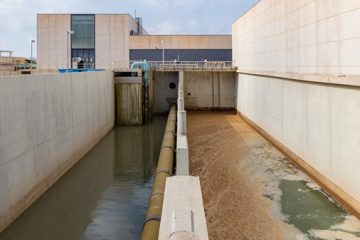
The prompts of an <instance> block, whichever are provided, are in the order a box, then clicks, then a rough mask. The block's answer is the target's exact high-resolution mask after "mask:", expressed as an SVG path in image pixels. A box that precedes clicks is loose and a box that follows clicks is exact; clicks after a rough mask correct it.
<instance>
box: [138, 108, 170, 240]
mask: <svg viewBox="0 0 360 240" xmlns="http://www.w3.org/2000/svg"><path fill="white" fill-rule="evenodd" d="M175 127H176V106H175V105H172V106H171V108H170V113H169V117H168V120H167V123H166V128H165V134H164V138H163V141H162V145H161V151H160V155H159V160H158V164H157V168H156V173H155V179H154V184H153V188H152V192H151V197H150V201H149V207H148V211H147V213H146V218H145V223H144V226H143V232H142V235H141V240H158V236H159V230H160V220H161V212H162V206H163V201H164V192H165V183H166V178H167V177H170V176H171V175H172V172H173V162H174V148H175Z"/></svg>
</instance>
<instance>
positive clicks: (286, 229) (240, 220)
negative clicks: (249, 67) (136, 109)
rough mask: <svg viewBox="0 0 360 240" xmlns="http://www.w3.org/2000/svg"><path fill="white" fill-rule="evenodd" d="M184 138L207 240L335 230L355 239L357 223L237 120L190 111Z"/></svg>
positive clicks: (299, 235)
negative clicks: (197, 182)
mask: <svg viewBox="0 0 360 240" xmlns="http://www.w3.org/2000/svg"><path fill="white" fill-rule="evenodd" d="M188 137H189V147H190V159H191V162H190V171H191V174H192V175H194V176H200V179H201V185H202V186H201V187H202V192H203V198H204V205H205V212H206V215H207V224H208V231H209V236H210V239H213V240H215V239H226V240H230V239H256V240H260V239H271V240H275V239H315V238H318V237H319V238H320V239H322V237H323V236H327V237H328V236H336V237H337V236H340V235H337V234H339V232H335V231H333V230H332V229H333V227H334V226H335V225H336V226H337V227H339V228H340V229H343V230H344V231H347V232H352V233H353V235H351V236H350V235H348V236H347V237H353V238H341V239H358V238H357V236H358V235H357V234H358V233H357V231H358V230H359V229H360V228H359V226H360V222H359V221H358V220H357V219H355V218H354V217H352V216H350V215H349V214H348V213H346V212H345V211H344V210H343V209H341V208H339V207H338V206H337V205H336V204H334V202H333V201H332V200H329V198H328V196H326V195H325V194H323V193H322V192H321V190H320V188H319V187H318V186H317V185H316V184H314V183H313V182H312V181H311V180H310V179H309V178H308V177H307V176H306V175H305V174H303V173H301V172H300V171H299V170H298V169H296V168H295V167H294V166H293V165H292V164H291V163H290V161H289V160H288V159H286V157H285V156H284V155H283V154H282V153H280V152H279V151H278V150H277V149H275V147H273V146H272V145H271V144H270V143H268V142H267V141H266V140H265V139H264V138H263V137H262V136H261V135H259V134H258V133H257V132H256V131H255V130H254V129H253V128H252V127H251V126H249V125H248V124H247V123H246V122H245V121H244V120H243V119H242V118H240V117H239V116H237V115H235V114H233V113H223V112H222V113H209V112H189V114H188ZM299 184H300V186H299ZM283 186H284V187H283ZM294 189H295V191H294ZM294 199H296V200H295V201H293V200H294ZM298 199H300V200H299V201H298ZM315 202H316V204H318V205H316V206H313V205H311V204H313V203H315ZM292 203H296V204H297V205H291V204H292ZM303 209H309V211H310V212H309V213H307V212H305V210H303ZM299 211H300V213H299ZM302 211H303V212H302ZM303 213H304V214H303ZM327 219H330V220H329V221H328V222H327ZM335 219H336V221H335ZM325 223H326V224H325ZM350 225H351V226H356V227H355V229H353V228H351V227H349V226H350ZM342 233H343V234H347V233H345V232H340V234H342ZM325 239H329V238H325ZM334 239H335V238H334Z"/></svg>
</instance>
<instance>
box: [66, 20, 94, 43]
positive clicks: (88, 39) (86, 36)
mask: <svg viewBox="0 0 360 240" xmlns="http://www.w3.org/2000/svg"><path fill="white" fill-rule="evenodd" d="M71 30H73V31H74V32H75V33H74V34H73V35H72V38H71V46H72V48H73V49H94V48H95V16H94V15H72V16H71Z"/></svg>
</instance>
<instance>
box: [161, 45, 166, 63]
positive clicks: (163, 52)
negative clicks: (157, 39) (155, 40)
mask: <svg viewBox="0 0 360 240" xmlns="http://www.w3.org/2000/svg"><path fill="white" fill-rule="evenodd" d="M164 44H165V41H164V40H161V48H162V64H163V67H164V66H165V48H164Z"/></svg>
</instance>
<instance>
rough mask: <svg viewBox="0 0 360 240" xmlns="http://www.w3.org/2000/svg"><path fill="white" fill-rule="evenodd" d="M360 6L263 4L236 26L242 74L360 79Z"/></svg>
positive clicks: (354, 0)
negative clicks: (304, 75)
mask: <svg viewBox="0 0 360 240" xmlns="http://www.w3.org/2000/svg"><path fill="white" fill-rule="evenodd" d="M359 20H360V1H358V0H346V1H336V0H332V1H325V0H301V1H287V0H262V1H260V2H259V3H258V4H257V5H256V6H255V7H254V8H252V9H251V10H250V11H248V12H247V13H246V14H245V15H244V16H242V17H240V18H239V19H238V20H237V21H236V22H235V23H234V24H233V43H234V44H233V50H234V54H233V55H234V56H233V57H234V61H235V62H236V64H237V66H239V68H240V69H241V70H244V71H245V70H247V71H266V72H282V73H285V72H286V73H300V74H312V75H317V74H320V75H334V76H339V75H358V74H359V73H360V61H359V58H358V55H359V54H358V53H359V52H360V30H359V28H358V27H356V26H354V23H356V22H358V21H359Z"/></svg>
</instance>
